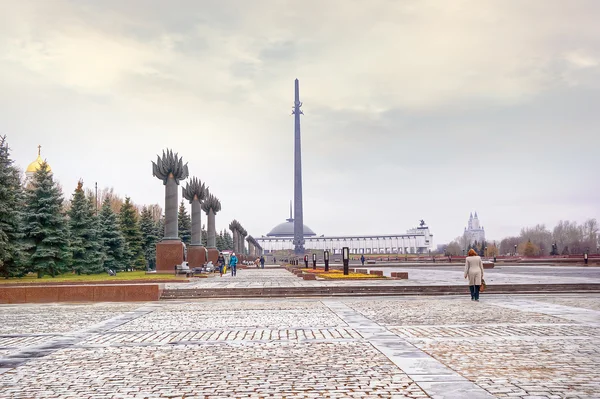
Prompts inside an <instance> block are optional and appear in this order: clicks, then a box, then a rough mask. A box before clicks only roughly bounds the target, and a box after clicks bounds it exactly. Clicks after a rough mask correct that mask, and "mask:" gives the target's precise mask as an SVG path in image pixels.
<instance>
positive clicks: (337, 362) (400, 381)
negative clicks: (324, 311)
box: [0, 342, 428, 398]
mask: <svg viewBox="0 0 600 399" xmlns="http://www.w3.org/2000/svg"><path fill="white" fill-rule="evenodd" d="M73 359H77V361H76V362H73ZM349 359H352V361H351V362H348V360H349ZM149 371H151V372H149ZM40 375H42V376H43V378H44V381H43V385H42V384H40V382H41V381H40ZM67 382H68V383H67ZM0 387H2V389H3V390H2V392H3V394H4V395H7V396H8V397H11V398H25V397H32V396H34V397H36V398H53V397H56V396H57V395H59V396H62V397H66V396H77V397H88V395H89V394H90V392H94V393H96V394H97V395H105V396H104V397H117V395H118V397H121V398H141V397H158V396H161V397H182V396H183V395H185V396H186V397H197V398H203V397H205V396H210V397H227V396H229V395H230V394H232V393H233V392H235V397H246V398H262V397H268V396H271V397H280V398H281V397H286V398H317V397H340V398H341V397H355V398H382V397H392V395H394V397H399V398H400V397H402V398H427V397H428V396H427V395H426V394H425V393H424V392H423V390H422V389H420V388H419V387H418V386H417V385H416V384H415V383H414V382H413V381H412V380H411V379H410V378H408V377H407V375H406V374H405V373H403V372H402V371H401V370H400V369H398V368H397V367H396V366H395V365H394V364H393V363H392V362H390V361H389V360H388V359H387V358H386V357H385V356H384V355H382V354H381V353H380V352H378V351H377V350H375V349H374V348H373V347H371V346H370V345H369V344H367V343H362V342H347V343H341V342H338V343H314V344H311V345H305V344H278V345H272V344H254V345H244V346H239V347H235V346H232V345H226V344H221V345H214V346H210V347H204V346H187V345H182V346H162V347H129V348H99V349H66V350H63V351H60V352H57V353H55V354H53V355H51V356H50V357H48V358H47V359H44V360H43V361H31V362H29V363H27V364H26V365H24V366H22V367H21V368H20V370H12V371H8V372H6V373H4V374H2V375H0Z"/></svg>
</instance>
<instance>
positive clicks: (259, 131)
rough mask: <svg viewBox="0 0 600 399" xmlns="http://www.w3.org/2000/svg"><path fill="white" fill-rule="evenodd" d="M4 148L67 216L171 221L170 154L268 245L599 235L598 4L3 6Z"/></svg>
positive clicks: (195, 1) (42, 2)
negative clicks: (44, 175) (62, 201)
mask: <svg viewBox="0 0 600 399" xmlns="http://www.w3.org/2000/svg"><path fill="white" fill-rule="evenodd" d="M0 7H1V8H2V10H3V11H2V12H1V13H0V134H6V135H7V136H8V141H9V143H10V146H11V148H12V151H13V152H12V154H13V157H14V159H15V161H16V163H17V165H18V166H20V167H21V168H23V169H25V168H26V167H27V165H28V164H29V163H30V162H31V161H33V160H34V159H35V158H36V156H37V146H38V144H40V145H42V156H43V157H44V158H45V159H47V161H48V162H49V163H50V165H51V167H52V169H53V172H54V174H55V177H56V178H57V179H58V180H59V181H60V183H61V185H62V186H63V188H64V190H65V196H67V197H69V196H70V195H71V193H72V192H73V190H74V189H75V187H76V185H77V181H78V180H79V179H80V178H81V179H83V181H84V185H85V186H87V187H93V185H94V182H98V185H99V187H114V189H115V191H116V192H117V193H119V194H121V195H123V196H125V195H128V196H130V197H131V198H132V200H133V201H134V202H135V203H137V204H152V203H159V204H161V205H163V206H164V186H163V185H162V182H161V181H159V180H158V179H156V178H154V177H153V176H152V167H151V161H152V160H155V159H156V155H157V154H160V153H162V150H163V149H165V148H171V149H173V150H174V151H175V152H178V153H179V154H180V155H181V156H182V157H183V159H184V161H185V162H188V166H189V170H190V175H191V176H196V177H198V178H199V179H200V180H201V181H203V182H205V183H206V185H207V186H209V187H210V190H211V192H212V193H213V194H214V195H215V196H217V197H218V198H219V199H220V200H221V203H222V211H221V212H220V213H219V214H218V215H217V229H223V228H227V226H228V225H229V222H230V221H231V220H233V219H234V218H235V219H237V220H239V221H240V223H241V224H242V226H244V228H245V229H246V230H247V231H248V232H249V234H250V235H253V236H254V237H260V236H261V235H265V234H267V233H268V232H269V230H270V229H271V228H272V227H273V226H275V225H276V224H278V223H280V222H283V221H284V220H285V219H286V218H287V217H288V214H289V201H290V200H291V199H292V198H293V150H294V149H293V133H294V118H293V116H291V110H292V106H293V100H294V79H296V78H298V79H299V80H300V99H301V101H302V102H303V104H304V105H303V111H304V116H302V120H301V124H302V157H303V158H302V164H303V189H304V222H305V224H306V225H308V226H309V227H310V228H312V229H313V230H314V231H315V232H316V233H317V234H318V235H321V234H325V235H334V234H336V235H342V234H349V235H359V234H396V233H402V232H405V231H406V230H407V229H409V228H412V227H415V226H417V225H418V223H419V221H420V220H421V219H424V220H425V221H426V223H427V224H428V226H429V227H430V229H431V231H432V233H433V234H434V244H441V243H444V242H448V241H450V240H452V239H453V238H455V237H457V236H459V235H460V234H462V231H463V229H464V227H465V226H466V225H467V221H468V217H469V213H470V212H474V211H477V213H478V214H479V217H480V220H481V224H482V225H483V226H484V227H485V229H486V232H487V238H488V239H497V240H499V239H502V238H503V237H505V236H508V235H514V234H518V233H519V230H520V228H521V227H523V226H530V225H535V224H537V223H545V224H546V225H547V226H549V227H552V226H554V224H556V223H557V222H558V221H559V220H561V219H568V220H575V221H578V222H583V221H584V220H585V219H587V218H591V217H595V218H598V219H600V179H599V177H598V173H599V171H600V157H599V155H600V134H599V128H600V25H599V24H598V23H597V16H598V15H600V2H598V1H596V0H571V1H568V2H567V1H564V0H453V1H441V0H370V1H368V2H366V1H359V0H325V1H322V0H319V1H317V0H305V1H302V2H298V1H287V0H279V1H277V0H254V1H243V0H238V1H233V0H170V1H164V0H126V1H123V0H104V1H101V2H100V1H95V0H78V1H68V0H38V1H30V0H21V1H18V2H17V1H12V0H0Z"/></svg>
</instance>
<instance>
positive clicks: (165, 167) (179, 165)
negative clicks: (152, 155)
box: [152, 149, 189, 184]
mask: <svg viewBox="0 0 600 399" xmlns="http://www.w3.org/2000/svg"><path fill="white" fill-rule="evenodd" d="M171 174H172V175H173V178H174V179H175V183H177V184H179V182H180V181H181V180H185V179H187V177H188V176H189V171H188V166H187V162H186V164H185V165H184V164H183V158H181V157H179V156H178V154H177V153H175V154H173V151H172V150H169V149H167V152H166V153H165V151H164V150H163V156H162V158H161V157H160V156H158V155H157V156H156V162H152V175H153V176H156V177H157V178H159V179H161V180H162V181H163V184H167V180H168V179H169V176H170V175H171Z"/></svg>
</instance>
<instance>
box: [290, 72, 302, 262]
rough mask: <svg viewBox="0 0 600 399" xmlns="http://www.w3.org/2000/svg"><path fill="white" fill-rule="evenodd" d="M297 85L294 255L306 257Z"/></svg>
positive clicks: (295, 96) (297, 93)
mask: <svg viewBox="0 0 600 399" xmlns="http://www.w3.org/2000/svg"><path fill="white" fill-rule="evenodd" d="M294 83H295V93H294V111H293V112H292V113H293V115H294V253H295V254H296V255H304V217H303V215H302V148H301V140H300V115H303V112H302V110H301V109H300V107H302V103H301V102H300V84H299V82H298V79H296V81H295V82H294Z"/></svg>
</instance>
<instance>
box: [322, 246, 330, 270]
mask: <svg viewBox="0 0 600 399" xmlns="http://www.w3.org/2000/svg"><path fill="white" fill-rule="evenodd" d="M323 260H324V261H325V271H326V272H328V271H329V251H323Z"/></svg>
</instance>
